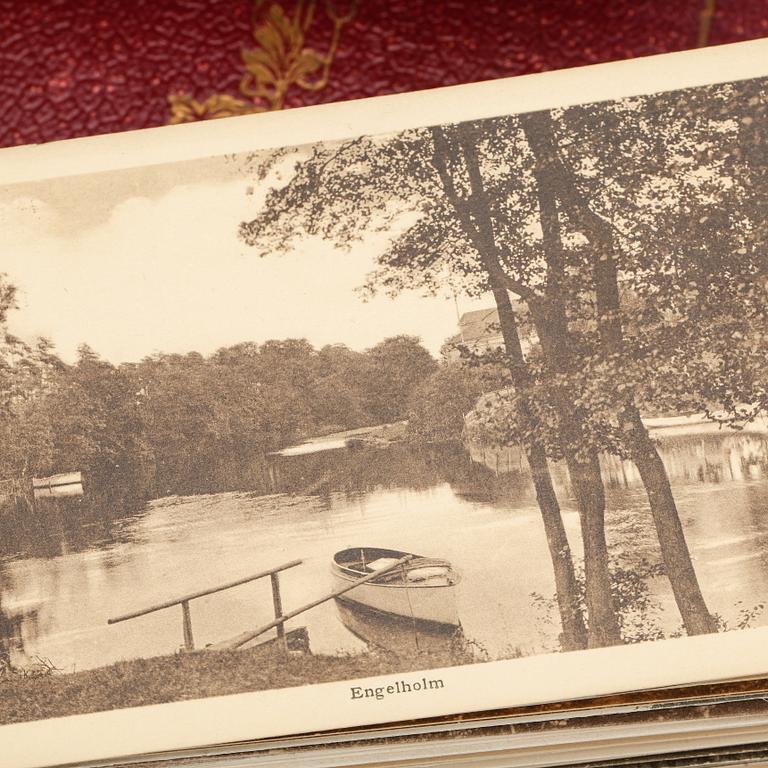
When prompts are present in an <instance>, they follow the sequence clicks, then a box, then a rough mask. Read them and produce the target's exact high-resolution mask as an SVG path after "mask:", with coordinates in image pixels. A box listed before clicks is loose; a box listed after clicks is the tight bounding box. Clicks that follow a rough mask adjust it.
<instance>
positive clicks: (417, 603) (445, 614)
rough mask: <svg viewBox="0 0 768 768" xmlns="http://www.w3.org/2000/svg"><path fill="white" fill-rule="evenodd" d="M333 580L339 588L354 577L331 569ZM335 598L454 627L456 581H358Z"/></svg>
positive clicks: (390, 613) (455, 616)
mask: <svg viewBox="0 0 768 768" xmlns="http://www.w3.org/2000/svg"><path fill="white" fill-rule="evenodd" d="M333 576H334V582H335V586H336V588H337V589H341V588H342V587H344V586H347V585H349V584H351V583H353V582H354V581H355V579H354V578H352V577H350V576H348V575H346V574H345V573H343V572H341V571H340V569H338V568H337V567H334V569H333ZM337 600H341V601H342V602H347V603H352V604H358V605H361V606H364V607H365V608H368V609H369V610H374V611H376V612H377V613H380V614H384V615H391V616H397V617H398V618H401V619H402V618H406V619H413V620H416V621H419V622H425V623H429V624H435V625H441V626H448V627H458V626H459V625H460V622H459V615H458V612H457V610H456V585H455V584H450V585H420V584H410V585H407V586H405V585H402V584H376V583H373V582H368V583H366V584H360V585H358V586H357V587H354V588H353V589H350V590H349V592H345V593H344V594H343V595H341V596H339V597H338V598H337Z"/></svg>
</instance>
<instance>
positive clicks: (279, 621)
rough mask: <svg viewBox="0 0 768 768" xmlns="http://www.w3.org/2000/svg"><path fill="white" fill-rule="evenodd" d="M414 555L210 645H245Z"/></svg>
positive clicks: (224, 647)
mask: <svg viewBox="0 0 768 768" xmlns="http://www.w3.org/2000/svg"><path fill="white" fill-rule="evenodd" d="M414 557H415V555H406V556H405V557H401V558H400V559H399V560H396V561H395V562H394V563H391V564H390V565H388V566H387V567H386V568H381V569H379V570H377V571H374V572H373V573H369V574H367V575H366V576H362V577H360V578H359V579H356V580H355V581H353V582H350V583H349V584H346V585H345V586H343V587H340V588H339V589H334V590H333V592H329V593H328V594H327V595H323V597H320V598H318V599H317V600H313V601H312V602H311V603H307V604H306V605H302V606H301V608H296V609H295V610H293V611H289V612H288V613H286V614H285V615H283V616H275V620H274V621H270V622H269V623H268V624H264V626H262V627H259V628H258V629H253V630H249V631H248V632H243V633H242V634H241V635H238V636H237V637H234V638H232V639H231V640H225V641H224V642H223V643H217V644H216V645H214V646H212V650H217V651H223V650H234V649H235V648H240V646H242V645H245V644H246V643H249V642H250V641H251V640H255V639H256V638H257V637H258V636H259V635H263V634H264V633H265V632H268V631H269V630H270V629H273V628H274V627H277V628H278V632H279V631H280V628H281V627H283V625H284V624H285V622H286V621H288V619H293V618H294V617H296V616H298V615H299V614H300V613H304V612H305V611H308V610H309V609H310V608H315V607H316V606H318V605H320V604H321V603H325V602H327V601H328V600H333V598H334V597H339V596H340V595H343V594H344V593H345V592H349V591H350V590H352V589H354V588H355V587H357V586H359V585H360V584H365V583H366V582H367V581H372V580H373V579H376V578H378V577H379V576H383V575H384V574H385V573H389V572H390V571H394V570H395V568H400V567H401V566H403V565H405V564H406V563H407V562H408V561H409V560H413V558H414Z"/></svg>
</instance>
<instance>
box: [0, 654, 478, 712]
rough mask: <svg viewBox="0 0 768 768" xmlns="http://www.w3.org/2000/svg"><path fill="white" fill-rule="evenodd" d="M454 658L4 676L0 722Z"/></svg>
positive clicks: (158, 661)
mask: <svg viewBox="0 0 768 768" xmlns="http://www.w3.org/2000/svg"><path fill="white" fill-rule="evenodd" d="M468 660H469V659H464V661H468ZM461 662H462V659H461V658H457V657H456V656H455V655H452V654H448V653H446V654H445V655H442V654H434V653H430V654H423V653H422V654H414V655H413V656H410V657H404V656H394V655H380V654H373V653H368V654H362V655H357V656H347V657H338V656H313V655H309V654H299V655H293V654H288V655H285V654H283V653H281V652H280V651H279V650H277V649H275V648H270V649H269V650H268V651H267V650H265V649H263V648H258V647H257V648H253V649H249V650H239V651H200V652H196V653H179V654H176V655H174V656H158V657H155V658H150V659H135V660H133V661H123V662H118V663H116V664H112V665H110V666H108V667H100V668H98V669H92V670H86V671H83V672H73V673H67V674H61V673H54V674H51V675H45V676H42V677H23V676H19V675H8V676H6V677H4V678H2V679H0V724H7V723H18V722H24V721H28V720H39V719H43V718H49V717H63V716H65V715H77V714H84V713H87V712H98V711H103V710H111V709H120V708H123V707H139V706H144V705H147V704H163V703H167V702H171V701H183V700H187V699H199V698H205V697H208V696H222V695H227V694H233V693H246V692H250V691H264V690H270V689H274V688H288V687H291V686H300V685H307V684H310V683H324V682H331V681H337V680H352V679H355V678H361V677H371V676H374V675H384V674H388V673H398V672H410V671H415V670H419V669H429V668H435V667H444V666H453V665H456V664H457V663H461Z"/></svg>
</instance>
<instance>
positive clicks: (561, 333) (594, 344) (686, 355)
mask: <svg viewBox="0 0 768 768" xmlns="http://www.w3.org/2000/svg"><path fill="white" fill-rule="evenodd" d="M765 90H766V86H765V82H764V81H760V80H753V81H745V82H742V83H736V84H728V85H722V86H716V87H709V88H699V89H695V90H689V91H679V92H673V93H665V94H658V95H655V96H650V97H642V98H633V99H626V100H623V101H619V102H611V103H606V104H597V105H589V106H585V107H573V108H569V109H564V110H554V111H552V112H539V113H532V114H525V115H520V116H516V117H502V118H496V119H490V120H484V121H478V122H467V123H460V124H457V125H446V126H436V127H433V128H426V129H415V130H410V131H405V132H403V133H400V134H397V135H394V136H377V137H360V138H356V139H354V140H351V141H348V142H344V143H341V144H334V145H318V146H317V147H316V148H315V150H314V153H313V154H312V155H311V156H310V157H309V158H308V159H306V160H305V161H303V162H301V163H299V164H298V165H297V167H296V171H295V174H294V176H293V178H292V179H291V180H290V181H289V182H288V183H287V184H285V185H284V186H282V187H280V188H276V189H273V190H272V192H271V193H270V195H269V196H268V198H267V202H266V205H265V206H264V208H263V210H262V211H261V212H260V213H259V215H258V216H257V217H256V218H255V219H254V220H252V221H249V222H245V223H243V224H242V225H241V235H242V237H243V238H244V240H245V241H246V242H247V243H249V244H251V245H254V246H256V247H257V248H258V249H259V252H260V253H261V254H262V255H268V254H273V253H275V252H278V253H279V252H280V251H286V250H288V249H290V248H292V247H293V246H294V244H295V243H296V242H297V241H298V240H299V239H300V238H301V237H302V236H304V235H305V234H311V235H320V236H322V237H323V238H325V239H326V240H328V241H330V242H332V243H334V244H335V245H337V246H339V247H347V248H349V247H351V246H352V245H353V244H354V243H355V242H356V241H358V240H359V239H360V238H361V237H362V236H363V234H364V233H365V232H366V231H368V230H369V229H372V228H376V229H378V230H381V229H383V228H385V227H388V226H389V227H392V230H393V231H399V232H400V234H397V235H394V236H393V238H392V240H391V242H390V243H389V245H388V247H387V248H386V249H385V251H384V252H383V253H381V254H380V255H379V257H378V268H377V269H376V270H375V271H374V273H373V274H372V275H371V276H370V278H369V281H368V284H367V286H366V287H367V289H368V290H369V291H370V292H376V291H385V292H388V293H390V294H397V293H399V292H401V291H403V290H409V289H413V288H420V289H422V290H426V291H430V292H440V291H442V290H443V289H444V288H445V286H446V285H448V284H450V285H451V287H452V288H453V289H454V290H457V289H458V290H463V291H464V292H466V293H467V294H469V295H472V296H480V295H486V294H488V293H490V294H492V296H493V299H494V301H495V303H496V307H497V309H498V313H499V324H500V327H501V333H502V336H503V340H504V348H505V349H504V352H505V362H506V368H507V372H508V377H509V386H508V387H506V388H505V390H504V391H502V392H500V393H499V394H498V396H497V397H495V398H493V399H491V400H488V399H486V400H485V402H484V407H483V408H481V409H478V410H477V412H476V414H475V415H476V417H477V420H478V421H479V422H481V424H482V425H483V426H484V428H485V430H486V433H487V434H491V435H494V436H495V439H496V440H497V442H499V443H500V444H513V443H515V444H519V445H521V446H522V448H523V450H524V453H525V455H526V456H527V459H528V464H529V466H530V470H531V476H532V478H533V483H534V486H535V489H536V495H537V499H538V503H539V507H540V509H541V516H542V521H543V525H544V529H545V532H546V536H547V541H548V543H549V548H550V553H551V557H552V564H553V571H554V578H555V584H556V590H557V600H558V608H559V614H560V620H561V624H562V628H563V635H562V636H563V647H564V649H578V648H584V647H595V646H605V645H611V644H615V643H618V642H621V641H622V637H621V628H620V624H619V619H618V615H617V610H616V606H615V604H614V599H613V595H612V584H611V569H610V566H609V562H610V558H609V552H608V546H607V542H606V537H605V516H606V514H607V513H609V510H606V503H605V490H604V482H603V478H602V476H601V470H600V464H599V462H598V455H599V454H600V453H601V452H608V453H613V454H616V455H618V456H621V457H622V458H627V459H630V460H631V461H633V462H634V463H635V464H636V466H637V469H638V471H639V474H640V476H641V478H642V481H643V484H644V486H645V490H646V493H647V499H648V508H649V511H650V513H651V515H652V517H653V520H654V523H655V526H656V531H657V536H658V542H659V547H660V551H661V556H662V560H663V565H664V571H665V574H666V576H667V578H668V579H669V582H670V584H671V587H672V591H673V593H674V596H675V600H676V602H677V606H678V609H679V612H680V615H681V618H682V621H683V625H684V627H685V630H686V632H687V633H688V634H700V633H706V632H712V631H716V629H717V624H716V621H715V618H714V617H713V616H712V615H711V613H710V612H709V610H708V607H707V605H706V602H705V599H704V596H703V595H702V591H701V589H700V587H699V583H698V580H697V576H696V573H695V570H694V568H693V564H692V561H691V557H690V554H689V551H688V547H687V544H686V541H685V536H684V532H683V527H682V524H681V521H680V516H679V513H678V510H677V506H676V502H675V499H674V496H673V494H672V491H671V487H670V483H669V479H668V477H667V473H666V470H665V467H664V464H663V462H662V460H661V458H660V456H659V453H658V451H657V450H656V446H655V445H654V443H653V441H652V440H651V439H650V437H649V435H648V431H647V429H646V428H645V426H644V424H643V421H642V418H641V416H642V414H643V413H644V412H648V411H655V412H663V411H669V410H675V409H685V410H687V411H691V410H697V411H700V412H703V413H706V414H709V415H710V416H711V417H712V418H718V419H719V420H722V421H724V422H725V423H727V424H732V425H736V426H738V424H740V423H743V421H744V420H745V419H750V418H754V417H755V416H756V415H757V414H759V413H762V412H763V411H764V410H765V406H766V404H767V403H766V392H768V388H767V387H768V381H767V377H766V374H765V370H764V365H763V361H764V357H765V350H766V340H767V339H768V323H767V322H766V319H767V317H768V301H767V299H768V296H767V295H766V289H765V278H766V274H768V269H766V267H767V266H768V264H767V261H766V249H765V244H766V226H765V221H766V217H765V205H766V174H765V165H766V154H767V153H766V141H765V139H766V135H765V132H766V120H765V117H766V116H765V104H766V93H765ZM510 108H511V109H513V108H514V105H510ZM413 212H417V213H418V216H417V217H415V223H412V222H413ZM404 215H409V216H410V217H411V219H410V222H409V223H410V225H409V226H407V225H406V226H404V225H403V223H404V222H405V221H407V220H406V219H404V218H403V216H404ZM511 295H514V296H516V297H517V298H518V299H519V300H521V301H522V303H523V305H524V307H525V310H524V311H523V312H522V313H519V312H516V311H515V310H514V309H513V303H512V301H511ZM521 324H527V325H530V326H531V327H532V328H533V329H534V332H535V336H536V338H537V340H538V343H537V344H536V345H534V347H533V348H532V349H531V350H530V351H529V352H528V353H524V352H523V345H522V344H521V333H520V328H521ZM716 413H717V415H715V414H716ZM550 460H562V461H564V462H565V464H566V465H567V468H568V472H569V477H570V484H571V488H572V491H573V494H574V497H575V502H576V506H577V508H578V511H579V517H580V521H581V534H582V540H583V548H584V553H585V558H584V559H585V602H584V606H582V605H581V604H580V600H579V595H578V585H577V579H576V576H575V571H574V564H573V558H572V555H571V552H570V548H569V544H568V540H567V538H566V536H565V529H564V526H563V521H562V515H561V511H560V505H559V501H558V498H557V495H556V493H555V491H554V486H553V483H552V478H551V474H550V470H549V461H550Z"/></svg>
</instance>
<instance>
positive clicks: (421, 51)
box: [0, 0, 768, 146]
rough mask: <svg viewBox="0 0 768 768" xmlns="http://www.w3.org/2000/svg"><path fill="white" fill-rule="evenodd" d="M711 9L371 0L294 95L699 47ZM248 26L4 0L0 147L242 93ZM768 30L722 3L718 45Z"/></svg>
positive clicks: (404, 86)
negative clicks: (316, 74) (316, 86)
mask: <svg viewBox="0 0 768 768" xmlns="http://www.w3.org/2000/svg"><path fill="white" fill-rule="evenodd" d="M340 2H341V0H339V3H340ZM284 5H285V6H286V7H290V5H291V3H290V2H289V0H285V2H284ZM704 6H705V0H682V1H679V2H669V0H655V1H654V0H646V1H645V2H642V1H640V2H632V1H631V0H613V2H607V0H592V1H591V2H590V1H589V0H540V2H533V1H532V0H529V1H528V2H523V1H521V0H510V1H509V2H503V1H502V0H496V2H477V1H473V0H448V1H447V2H439V0H362V3H361V7H360V11H359V13H358V15H357V18H356V19H355V21H354V22H353V23H352V24H351V25H350V26H349V27H347V28H346V29H345V30H344V34H343V37H342V41H341V45H340V48H339V51H338V54H337V56H336V60H335V63H334V67H333V70H332V73H331V80H330V83H329V84H328V86H327V87H326V88H325V89H324V90H322V91H320V92H318V93H305V92H301V91H299V92H298V93H296V92H294V93H293V95H292V96H290V97H289V99H288V103H289V104H291V105H296V104H300V103H302V104H309V103H315V102H318V101H336V100H342V99H354V98H359V97H363V96H374V95H378V94H384V93H395V92H399V91H408V90H417V89H422V88H432V87H435V86H440V85H447V84H453V83H465V82H472V81H475V80H484V79H489V78H496V77H504V76H510V75H520V74H524V73H528V72H538V71H542V70H548V69H559V68H563V67H573V66H579V65H583V64H591V63H595V62H602V61H611V60H617V59H625V58H631V57H635V56H646V55H649V54H654V53H663V52H667V51H678V50H683V49H686V48H693V47H695V46H696V44H697V39H698V36H699V24H700V14H701V11H702V9H703V8H704ZM321 27H322V24H320V25H319V27H318V28H319V30H320V33H322V28H321ZM250 29H251V7H250V3H249V2H248V0H165V1H163V0H75V1H74V2H69V1H68V0H23V1H22V0H0V146H9V145H15V144H26V143H32V142H41V141H51V140H54V139H61V138H67V137H72V136H85V135H89V134H94V133H106V132H111V131H124V130H130V129H135V128H144V127H148V126H154V125H162V124H164V123H165V122H167V120H168V116H169V111H168V104H167V96H168V95H169V94H170V93H174V92H189V93H192V94H193V95H194V96H195V97H196V98H198V99H204V98H206V97H207V96H209V95H211V94H212V93H217V92H228V93H232V94H233V95H237V93H238V84H239V82H240V78H241V75H242V71H243V67H242V61H241V58H240V50H241V49H242V48H243V47H251V46H252V45H253V39H252V36H251V34H250ZM767 34H768V0H744V1H743V2H739V1H738V0H719V2H717V5H716V8H715V15H714V17H713V20H712V24H711V29H710V33H709V35H708V42H709V43H710V44H713V45H716V44H721V43H730V42H735V41H739V40H747V39H753V38H758V37H763V36H766V35H767Z"/></svg>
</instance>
